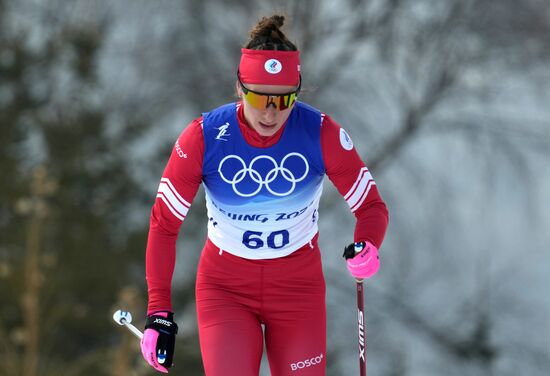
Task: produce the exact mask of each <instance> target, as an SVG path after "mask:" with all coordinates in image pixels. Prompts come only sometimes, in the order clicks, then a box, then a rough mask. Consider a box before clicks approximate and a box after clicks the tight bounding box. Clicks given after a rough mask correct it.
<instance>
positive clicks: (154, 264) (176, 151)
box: [145, 118, 204, 314]
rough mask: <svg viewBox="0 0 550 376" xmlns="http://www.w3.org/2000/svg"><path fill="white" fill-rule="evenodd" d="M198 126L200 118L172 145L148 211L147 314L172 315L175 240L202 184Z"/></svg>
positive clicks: (201, 150) (201, 142)
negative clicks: (149, 215)
mask: <svg viewBox="0 0 550 376" xmlns="http://www.w3.org/2000/svg"><path fill="white" fill-rule="evenodd" d="M201 122H202V118H198V119H196V120H194V121H193V122H191V123H190V124H189V125H188V126H187V127H186V128H185V130H184V131H183V132H182V133H181V135H180V137H179V138H178V140H177V142H176V144H175V145H174V148H173V150H172V154H171V155H170V159H169V160H168V164H167V165H166V168H165V170H164V172H163V174H162V179H161V181H160V185H159V189H158V192H157V198H156V201H155V204H154V205H153V209H152V211H151V219H150V227H149V237H148V240H147V251H146V257H145V264H146V266H145V276H146V279H147V286H148V293H149V304H148V307H147V312H148V314H150V313H152V312H157V311H172V302H171V284H172V274H173V272H174V266H175V263H176V240H177V238H178V232H179V229H180V226H181V224H182V222H183V220H184V219H185V216H186V215H187V211H188V210H189V207H190V206H191V202H193V198H194V197H195V194H196V193H197V190H198V188H199V185H200V183H201V181H202V160H203V154H204V140H203V136H202V128H201ZM182 172H184V173H182Z"/></svg>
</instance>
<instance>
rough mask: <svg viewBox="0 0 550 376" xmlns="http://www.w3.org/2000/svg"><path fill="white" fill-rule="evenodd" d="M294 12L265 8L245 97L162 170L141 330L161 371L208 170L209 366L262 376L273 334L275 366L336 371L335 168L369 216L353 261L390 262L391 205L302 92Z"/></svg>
mask: <svg viewBox="0 0 550 376" xmlns="http://www.w3.org/2000/svg"><path fill="white" fill-rule="evenodd" d="M283 22H284V17H283V16H280V15H273V16H271V17H264V18H262V19H261V21H259V22H258V24H257V25H256V26H255V27H254V28H253V29H252V30H251V32H250V38H249V41H248V42H247V43H246V45H245V48H243V49H242V55H241V60H240V63H239V67H238V73H237V77H236V90H237V94H238V96H239V97H240V100H239V101H238V102H236V103H229V104H226V105H224V106H221V107H219V108H216V109H214V110H212V111H210V112H206V113H204V114H203V115H202V116H200V117H199V118H197V119H195V120H193V121H192V122H191V123H190V124H189V125H188V126H187V127H186V128H185V129H184V130H183V132H182V133H181V135H180V136H179V138H178V140H177V141H176V143H175V146H174V149H173V151H172V154H171V156H170V159H169V160H168V164H167V165H166V168H165V170H164V173H163V175H162V178H161V181H160V185H159V189H158V193H157V196H156V201H155V204H154V206H153V209H152V212H151V219H150V230H149V238H148V243H147V252H146V279H147V285H148V294H149V301H148V307H147V315H148V316H147V320H146V325H145V332H144V337H143V340H142V343H141V350H142V353H143V356H144V358H145V359H146V360H147V362H148V363H149V364H150V365H151V366H152V367H154V368H155V369H156V370H157V371H160V372H168V368H169V367H170V366H171V365H172V359H173V355H174V342H175V335H176V333H177V326H176V324H175V323H174V313H173V310H172V303H171V281H172V274H173V271H174V264H175V255H176V238H177V236H178V231H179V228H180V226H181V224H182V222H183V220H184V219H185V216H186V215H187V212H188V210H189V207H190V206H191V202H193V198H194V197H195V194H196V192H197V189H198V187H199V185H200V184H201V183H203V184H204V189H205V194H206V207H207V212H208V219H209V220H208V238H207V239H206V243H205V245H204V248H203V250H202V255H201V258H200V262H199V266H198V271H197V280H196V307H197V317H198V326H199V338H200V348H201V354H202V360H203V364H204V370H205V373H206V375H207V376H257V375H258V373H259V369H260V361H261V357H262V353H263V347H264V341H265V348H266V352H267V357H268V361H269V367H270V370H271V375H273V376H283V375H299V376H305V375H325V368H326V305H325V280H324V276H323V271H322V267H321V255H320V251H319V246H318V243H317V238H318V227H317V222H318V219H319V213H318V206H319V199H320V198H321V191H322V184H323V177H324V175H327V176H328V177H329V179H330V180H331V181H332V183H333V184H334V185H335V186H336V188H337V189H338V191H339V192H340V194H341V195H342V196H343V197H344V199H345V200H346V202H347V203H348V205H349V207H350V209H351V212H352V213H353V214H354V215H355V217H356V219H357V222H356V227H355V233H354V239H353V240H354V243H355V244H357V243H359V244H360V247H359V249H360V250H361V251H360V252H359V253H357V254H356V256H355V257H353V258H351V259H348V260H347V267H348V269H349V271H350V273H351V274H352V275H353V276H354V277H356V278H369V277H371V276H373V275H374V274H375V273H376V272H377V271H378V268H379V259H378V248H380V245H381V244H382V240H383V238H384V234H385V232H386V227H387V224H388V211H387V208H386V205H385V203H384V201H383V200H382V199H381V197H380V195H379V193H378V189H377V186H376V184H375V182H374V180H373V178H372V175H371V173H370V172H369V170H368V169H367V167H366V166H365V164H364V163H363V161H362V160H361V158H360V157H359V155H358V154H357V152H356V150H355V148H354V145H353V142H352V140H351V138H350V136H349V135H348V134H347V133H346V131H345V130H344V129H343V128H341V127H340V126H339V125H338V124H337V123H336V122H335V121H334V120H333V119H332V118H331V117H330V116H328V115H327V114H325V113H323V112H321V111H320V110H318V109H316V108H314V107H311V106H309V105H307V104H305V103H302V102H299V101H298V100H297V98H298V96H299V93H300V88H301V84H302V81H301V76H300V58H299V51H298V50H297V48H296V46H295V45H294V43H292V42H291V41H289V40H288V39H287V37H286V36H285V34H284V33H283V32H282V31H281V30H280V28H281V27H282V25H283ZM354 243H352V244H351V245H349V246H348V247H350V246H354ZM182 371H183V373H182V375H183V374H185V370H182Z"/></svg>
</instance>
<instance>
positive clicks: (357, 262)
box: [344, 242, 380, 279]
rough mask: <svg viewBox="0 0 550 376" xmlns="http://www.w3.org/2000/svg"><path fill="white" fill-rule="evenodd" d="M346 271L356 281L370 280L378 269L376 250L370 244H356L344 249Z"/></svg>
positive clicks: (378, 262) (378, 260)
mask: <svg viewBox="0 0 550 376" xmlns="http://www.w3.org/2000/svg"><path fill="white" fill-rule="evenodd" d="M344 257H345V258H346V259H347V261H346V263H347V264H348V265H347V266H348V270H349V272H350V273H351V275H352V276H354V277H355V278H357V279H363V278H370V277H372V276H373V275H375V274H376V272H377V271H378V269H379V268H380V257H379V256H378V249H377V248H376V247H375V246H374V245H372V244H371V243H370V242H357V243H353V244H350V245H348V246H347V247H346V248H345V249H344Z"/></svg>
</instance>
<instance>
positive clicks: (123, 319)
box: [113, 309, 143, 339]
mask: <svg viewBox="0 0 550 376" xmlns="http://www.w3.org/2000/svg"><path fill="white" fill-rule="evenodd" d="M113 320H115V322H116V323H117V324H118V325H124V326H125V327H126V328H128V330H129V331H131V332H132V334H133V335H135V336H136V337H138V338H139V339H142V338H143V333H142V332H141V331H140V330H139V329H138V328H136V327H135V326H134V325H132V314H131V313H130V312H127V311H123V310H121V309H119V310H118V311H116V312H115V313H114V314H113Z"/></svg>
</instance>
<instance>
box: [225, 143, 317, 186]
mask: <svg viewBox="0 0 550 376" xmlns="http://www.w3.org/2000/svg"><path fill="white" fill-rule="evenodd" d="M290 158H298V160H295V161H292V160H291V159H290ZM297 161H299V162H297ZM291 162H294V163H291ZM302 162H303V165H302ZM297 163H298V165H299V166H297ZM235 166H236V168H235ZM262 166H263V168H262ZM302 169H303V172H302V171H301V170H302ZM223 171H225V173H224V172H223ZM218 172H219V174H220V177H221V178H222V180H223V181H224V182H226V183H228V184H231V186H232V188H233V192H235V193H236V194H237V195H239V196H241V197H252V196H254V195H257V194H258V193H259V192H260V191H261V190H262V188H263V187H265V188H266V189H267V190H268V191H269V193H271V194H273V195H275V196H280V197H282V196H288V195H289V194H291V193H292V192H294V189H296V183H299V182H301V181H302V180H304V179H305V178H306V176H307V174H308V172H309V164H308V163H307V160H306V158H305V157H304V156H303V155H302V154H300V153H295V152H293V153H288V154H287V155H285V156H284V157H283V159H282V160H281V163H280V164H279V163H277V161H276V160H275V158H273V157H271V156H269V155H258V156H257V157H255V158H254V159H252V160H251V161H250V163H249V164H248V166H247V164H246V162H245V161H244V160H243V159H242V158H241V157H239V156H238V155H234V154H230V155H227V156H225V157H224V158H223V159H222V160H221V161H220V165H219V166H218ZM281 185H286V187H283V188H281ZM245 187H247V188H249V189H246V191H245V192H243V190H245V189H243V188H245ZM248 191H250V192H248Z"/></svg>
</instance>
